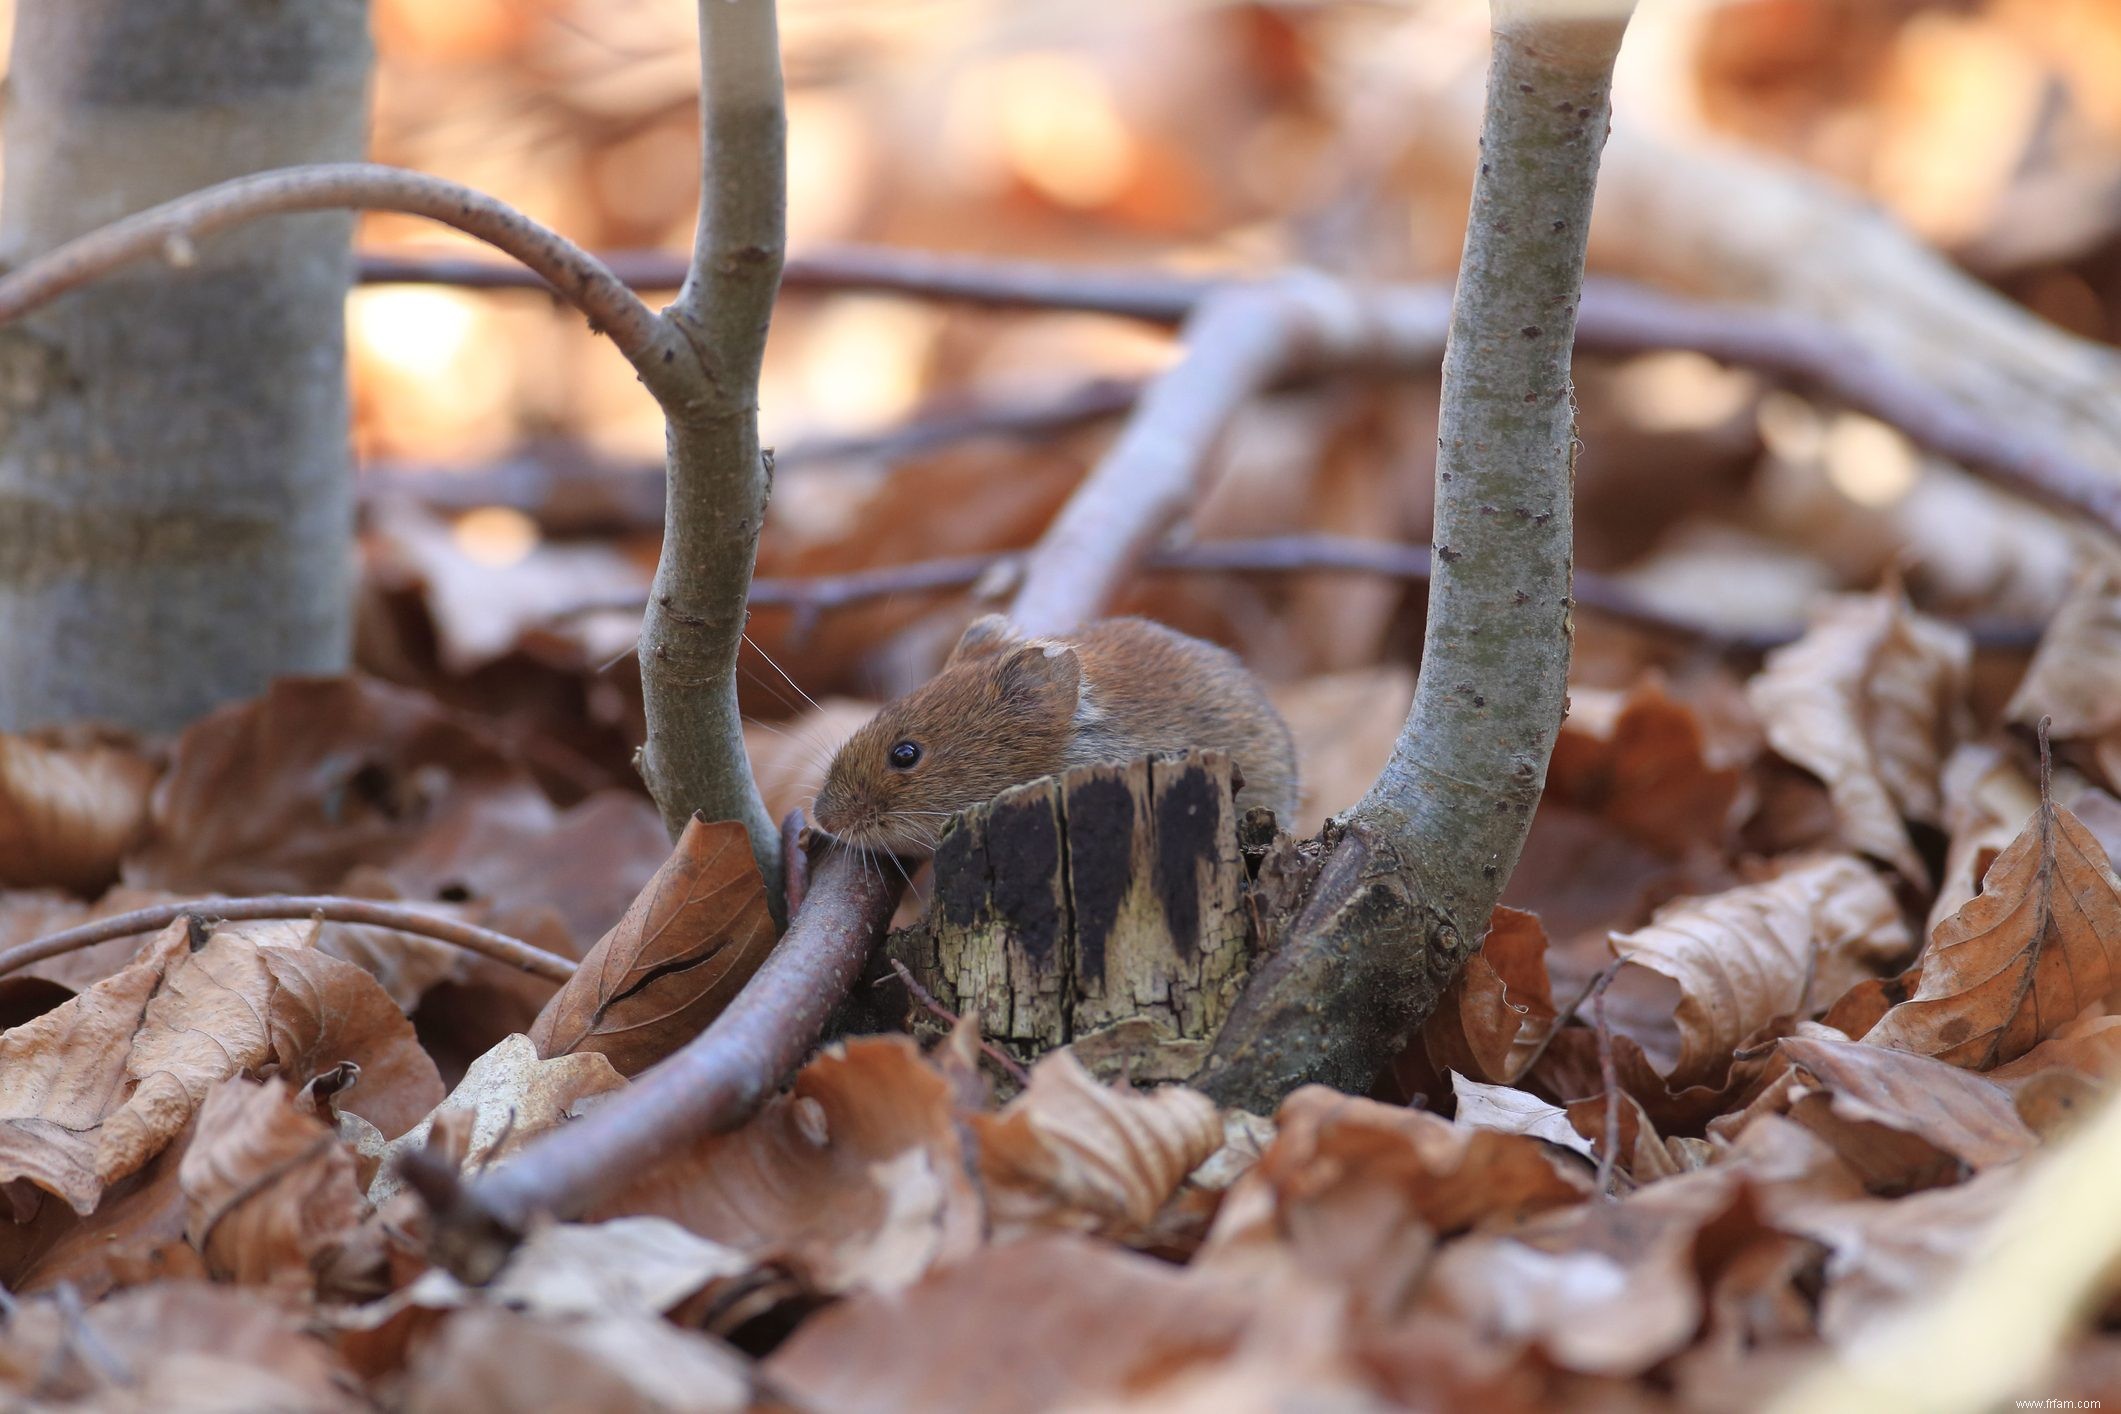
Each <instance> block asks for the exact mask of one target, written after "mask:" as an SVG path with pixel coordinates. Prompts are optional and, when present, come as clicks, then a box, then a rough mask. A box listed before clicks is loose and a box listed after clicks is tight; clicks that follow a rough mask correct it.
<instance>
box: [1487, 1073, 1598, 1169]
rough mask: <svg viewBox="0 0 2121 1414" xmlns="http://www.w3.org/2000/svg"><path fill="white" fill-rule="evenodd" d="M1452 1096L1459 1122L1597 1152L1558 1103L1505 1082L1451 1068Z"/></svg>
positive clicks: (1581, 1151) (1592, 1156) (1594, 1157)
mask: <svg viewBox="0 0 2121 1414" xmlns="http://www.w3.org/2000/svg"><path fill="white" fill-rule="evenodd" d="M1451 1096H1452V1098H1453V1099H1455V1100H1456V1101H1457V1102H1458V1108H1457V1110H1456V1111H1455V1112H1454V1115H1453V1117H1454V1118H1455V1119H1456V1120H1457V1121H1458V1122H1459V1123H1460V1124H1469V1125H1471V1126H1473V1127H1474V1128H1475V1129H1492V1130H1494V1131H1495V1132H1496V1133H1498V1134H1525V1135H1529V1136H1531V1137H1532V1138H1534V1139H1544V1140H1545V1141H1546V1142H1547V1143H1549V1144H1559V1145H1560V1146H1561V1147H1562V1148H1564V1149H1567V1150H1569V1151H1570V1152H1572V1153H1577V1154H1581V1155H1583V1156H1584V1157H1585V1158H1586V1159H1590V1160H1591V1161H1592V1162H1594V1163H1595V1162H1597V1158H1598V1156H1597V1153H1596V1152H1595V1151H1594V1150H1593V1148H1592V1146H1591V1141H1590V1140H1588V1139H1586V1138H1584V1136H1583V1135H1581V1134H1578V1133H1577V1132H1576V1128H1575V1126H1574V1125H1572V1124H1571V1123H1570V1122H1569V1112H1568V1111H1567V1110H1564V1109H1562V1108H1561V1107H1560V1106H1559V1105H1550V1104H1548V1103H1547V1102H1546V1101H1545V1100H1542V1099H1540V1098H1539V1097H1538V1096H1537V1095H1528V1094H1526V1093H1525V1092H1524V1091H1522V1090H1513V1089H1511V1088H1510V1087H1509V1086H1507V1085H1483V1084H1481V1083H1480V1082H1479V1081H1477V1080H1468V1079H1466V1078H1465V1077H1464V1076H1463V1075H1460V1074H1458V1073H1457V1072H1456V1071H1453V1072H1452V1074H1451Z"/></svg>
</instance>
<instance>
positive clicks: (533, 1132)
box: [339, 1035, 626, 1207]
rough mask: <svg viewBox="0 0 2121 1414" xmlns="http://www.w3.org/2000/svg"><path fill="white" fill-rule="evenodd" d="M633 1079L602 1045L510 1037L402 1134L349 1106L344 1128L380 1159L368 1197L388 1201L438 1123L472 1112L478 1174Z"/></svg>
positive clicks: (469, 1143)
mask: <svg viewBox="0 0 2121 1414" xmlns="http://www.w3.org/2000/svg"><path fill="white" fill-rule="evenodd" d="M625 1085H626V1077H624V1076H622V1075H620V1074H619V1073H618V1072H617V1071H615V1070H613V1069H612V1068H611V1062H610V1061H608V1060H606V1059H604V1057H603V1056H602V1055H599V1054H598V1053H596V1052H594V1051H591V1052H587V1053H585V1054H582V1055H578V1056H557V1057H555V1058H553V1059H552V1060H545V1059H543V1058H541V1057H540V1056H539V1055H538V1051H537V1047H535V1046H533V1045H531V1044H530V1038H529V1037H527V1036H521V1035H517V1036H510V1037H508V1038H507V1039H506V1040H504V1041H502V1042H501V1043H500V1044H499V1045H497V1046H495V1047H494V1048H493V1049H492V1050H490V1051H488V1052H487V1053H486V1054H485V1055H483V1056H481V1057H479V1058H478V1059H477V1060H475V1061H473V1062H472V1063H471V1067H470V1069H468V1070H466V1071H465V1072H464V1078H463V1079H462V1080H460V1081H458V1082H457V1085H456V1088H455V1089H453V1090H451V1091H450V1092H449V1097H448V1098H447V1099H445V1100H443V1101H441V1102H440V1103H439V1104H437V1105H436V1106H435V1107H434V1109H433V1111H432V1112H431V1113H429V1114H428V1115H427V1116H426V1117H425V1118H423V1119H421V1120H420V1122H419V1123H417V1124H415V1125H413V1126H412V1128H410V1129H408V1130H406V1131H405V1132H404V1133H403V1134H400V1135H399V1136H398V1137H397V1138H395V1139H390V1138H388V1136H386V1135H384V1134H383V1133H381V1132H380V1131H379V1130H378V1129H377V1128H376V1126H374V1125H372V1124H369V1123H368V1122H367V1121H366V1120H364V1119H362V1118H361V1117H360V1116H359V1115H350V1114H344V1113H342V1114H341V1115H340V1116H339V1133H340V1136H341V1137H342V1138H344V1139H345V1140H346V1141H347V1142H348V1143H349V1144H351V1145H353V1147H354V1149H355V1150H356V1152H358V1153H359V1154H360V1155H361V1156H362V1159H363V1162H364V1166H372V1169H371V1170H370V1171H372V1172H374V1174H375V1177H374V1178H373V1179H372V1180H371V1181H370V1183H369V1187H368V1200H369V1202H371V1203H373V1204H375V1205H376V1206H377V1207H381V1206H382V1205H383V1204H384V1203H385V1202H386V1201H388V1200H389V1199H390V1198H391V1197H392V1196H393V1195H395V1194H397V1193H398V1192H400V1191H401V1190H402V1189H403V1188H404V1186H405V1185H404V1180H403V1179H401V1178H400V1177H399V1176H398V1166H397V1159H398V1156H399V1155H401V1154H404V1153H406V1152H408V1151H411V1150H415V1149H424V1148H426V1147H427V1141H428V1137H429V1136H430V1135H431V1134H433V1133H434V1130H435V1126H436V1124H437V1123H438V1122H439V1123H441V1124H443V1125H444V1126H445V1127H447V1126H448V1125H450V1124H452V1123H457V1124H461V1123H463V1121H464V1119H465V1118H467V1117H468V1119H469V1125H468V1133H467V1134H466V1135H465V1150H464V1153H463V1156H462V1159H461V1162H462V1164H463V1166H464V1167H465V1168H466V1169H468V1170H469V1171H471V1172H474V1173H476V1172H477V1171H478V1170H479V1169H481V1168H484V1167H485V1166H486V1165H488V1164H491V1163H495V1162H497V1161H499V1160H500V1159H503V1158H506V1157H507V1156H508V1155H510V1154H512V1153H514V1152H515V1151H516V1150H517V1149H519V1148H521V1147H522V1146H523V1145H524V1144H526V1143H528V1142H529V1141H530V1140H531V1139H533V1138H535V1137H537V1136H538V1135H539V1134H542V1133H544V1132H545V1131H546V1130H548V1129H551V1128H552V1127H553V1126H554V1125H557V1124H559V1123H560V1122H561V1121H562V1120H564V1119H565V1118H566V1117H567V1114H568V1112H569V1111H571V1110H572V1109H573V1108H574V1107H575V1106H576V1105H579V1104H580V1103H582V1102H583V1101H584V1100H587V1099H589V1098H591V1097H592V1096H596V1095H603V1094H608V1093H610V1092H611V1091H613V1090H621V1089H624V1088H625Z"/></svg>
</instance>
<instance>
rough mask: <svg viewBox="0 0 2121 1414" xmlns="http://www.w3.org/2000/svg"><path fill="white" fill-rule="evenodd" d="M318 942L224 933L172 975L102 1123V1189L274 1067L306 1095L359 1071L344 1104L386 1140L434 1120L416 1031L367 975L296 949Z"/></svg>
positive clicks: (262, 930)
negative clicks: (225, 1090) (308, 1088)
mask: <svg viewBox="0 0 2121 1414" xmlns="http://www.w3.org/2000/svg"><path fill="white" fill-rule="evenodd" d="M183 926H184V924H183V922H182V920H180V921H179V923H177V924H175V925H172V927H173V928H179V929H181V928H182V927H183ZM315 936H316V931H315V926H314V925H313V924H306V923H305V924H300V925H270V924H268V925H258V924H241V923H237V924H222V925H221V926H220V927H218V928H216V929H215V930H214V932H213V934H212V936H210V937H209V938H208V939H207V940H206V943H205V945H204V946H203V947H200V948H197V949H196V950H192V951H189V952H187V953H186V954H185V955H183V956H181V957H179V958H177V959H175V960H174V961H173V962H172V963H171V965H170V966H169V967H168V968H167V969H166V971H165V973H164V975H163V977H162V978H161V984H160V988H159V990H158V991H157V993H156V995H155V996H154V997H153V998H152V999H151V1000H149V1001H148V1003H147V1005H146V1007H145V1008H144V1009H143V1011H142V1014H141V1022H140V1029H139V1031H138V1033H137V1034H136V1035H135V1036H134V1037H133V1039H132V1042H131V1045H130V1047H129V1048H128V1050H127V1052H126V1053H125V1054H124V1055H123V1056H122V1058H121V1060H122V1064H123V1065H124V1067H125V1073H126V1076H127V1078H128V1079H129V1080H131V1081H132V1082H133V1083H132V1088H131V1091H130V1093H129V1094H128V1096H127V1098H126V1101H125V1103H124V1104H123V1105H122V1106H120V1107H119V1108H118V1109H116V1110H114V1111H112V1112H111V1113H110V1114H109V1115H107V1116H106V1117H105V1118H104V1121H103V1125H102V1131H101V1135H100V1137H99V1139H98V1143H97V1152H96V1169H97V1176H98V1177H99V1178H100V1179H101V1180H102V1181H103V1182H105V1183H108V1182H109V1181H110V1180H112V1179H114V1178H122V1177H123V1176H124V1175H126V1174H128V1173H131V1172H132V1171H133V1170H134V1169H136V1168H138V1167H139V1166H140V1165H141V1164H142V1163H144V1162H146V1161H147V1159H148V1158H150V1157H152V1156H153V1155H154V1154H155V1153H156V1152H158V1151H159V1150H160V1149H161V1148H162V1146H163V1145H164V1144H167V1143H168V1142H169V1140H170V1139H171V1138H172V1137H174V1136H175V1134H176V1133H177V1131H178V1130H179V1129H181V1128H183V1126H184V1123H185V1121H186V1120H188V1119H189V1118H190V1117H191V1115H192V1113H193V1112H194V1111H195V1110H196V1109H197V1108H198V1106H199V1104H200V1103H201V1101H203V1100H204V1099H205V1097H206V1092H207V1091H208V1090H209V1089H211V1088H212V1087H213V1086H214V1085H215V1084H217V1083H218V1082H220V1081H222V1080H225V1079H227V1078H228V1077H229V1076H231V1075H235V1074H240V1073H251V1074H260V1073H264V1071H265V1068H266V1067H268V1066H270V1067H272V1068H273V1070H274V1071H275V1072H276V1073H278V1074H280V1075H282V1076H284V1077H286V1078H287V1079H289V1080H290V1081H294V1082H296V1083H306V1082H307V1081H308V1080H309V1079H310V1077H312V1076H314V1075H318V1074H321V1073H322V1072H324V1071H326V1070H329V1069H331V1068H332V1067H333V1066H335V1065H338V1064H339V1063H340V1062H342V1061H349V1060H350V1061H352V1062H354V1064H356V1065H357V1066H359V1067H360V1079H359V1080H358V1081H357V1082H356V1083H355V1085H354V1086H353V1088H352V1089H351V1090H349V1091H347V1092H346V1094H345V1096H344V1098H343V1099H342V1101H341V1104H342V1105H343V1106H344V1108H346V1109H348V1110H351V1111H352V1112H354V1113H356V1114H358V1115H360V1116H361V1117H362V1118H364V1119H366V1120H368V1121H369V1122H370V1123H372V1124H374V1125H376V1126H377V1127H378V1128H379V1129H381V1130H383V1131H384V1132H386V1133H388V1132H392V1131H395V1130H398V1129H400V1128H402V1127H404V1126H407V1125H410V1124H411V1123H412V1122H413V1120H414V1119H415V1118H417V1117H418V1116H419V1115H421V1114H423V1113H425V1112H426V1111H427V1110H428V1109H430V1108H432V1106H433V1105H434V1103H435V1101H436V1100H437V1099H438V1098H439V1097H440V1096H441V1093H442V1080H441V1077H440V1076H439V1075H438V1074H436V1072H435V1067H434V1062H433V1061H431V1060H429V1059H428V1057H427V1053H426V1052H425V1051H424V1050H422V1049H421V1048H420V1045H419V1042H418V1041H417V1040H416V1039H415V1037H414V1035H413V1030H412V1023H411V1022H409V1021H407V1020H406V1019H405V1016H404V1014H403V1013H401V1012H400V1011H399V1010H398V1008H397V1006H396V1004H395V1003H393V1002H392V1001H391V1000H390V997H389V995H388V994H387V993H385V992H384V991H383V989H382V988H381V987H380V986H379V985H377V983H376V980H375V979H374V978H372V977H370V976H369V975H368V974H367V973H365V972H363V971H361V969H360V968H358V967H355V966H353V965H352V964H351V963H347V962H341V961H340V960H339V959H338V958H335V957H328V956H326V955H325V954H323V953H320V952H317V951H316V950H315V949H314V948H313V947H309V946H301V945H289V943H290V940H298V943H299V942H313V941H314V939H315ZM254 938H255V939H258V940H260V941H253V939H254Z"/></svg>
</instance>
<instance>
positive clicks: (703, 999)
mask: <svg viewBox="0 0 2121 1414" xmlns="http://www.w3.org/2000/svg"><path fill="white" fill-rule="evenodd" d="M773 943H774V931H773V915H772V914H771V913H769V912H768V911H767V908H766V885H765V881H764V880H763V879H762V878H761V877H760V876H759V867H758V864H757V862H756V861H755V860H754V859H753V858H752V855H751V842H750V837H749V836H748V835H747V834H746V833H745V831H744V827H743V826H742V825H741V824H739V823H737V822H736V821H733V820H723V821H718V822H715V823H713V824H710V823H708V822H707V821H705V820H703V819H701V818H699V817H698V816H694V817H693V818H692V819H691V820H689V821H687V822H686V824H685V833H684V834H683V836H681V837H680V838H679V840H678V842H677V846H676V847H675V848H674V849H673V850H672V851H671V854H670V857H669V859H668V860H666V861H665V862H664V864H663V867H662V868H661V869H659V870H657V871H656V875H655V877H654V878H653V879H651V880H649V882H648V886H647V887H646V888H644V889H643V890H642V891H641V894H640V897H638V898H636V899H635V900H634V902H633V905H632V907H630V908H628V909H627V910H626V913H625V916H623V917H622V918H620V919H619V921H618V922H617V923H616V924H614V925H612V928H611V931H610V932H608V933H606V934H605V935H604V937H603V939H602V941H600V942H598V943H597V945H596V946H595V947H593V948H591V949H590V950H589V955H588V956H587V957H585V958H583V959H582V963H581V966H580V967H579V968H578V969H577V970H576V972H575V974H574V976H572V977H570V978H568V979H567V981H566V982H565V983H564V984H563V985H562V986H561V987H560V990H559V991H558V992H556V993H554V994H553V997H552V1000H550V1001H549V1002H547V1003H546V1004H545V1009H544V1010H543V1011H542V1012H540V1013H539V1014H538V1018H537V1020H536V1022H534V1023H533V1024H532V1026H531V1028H530V1039H531V1041H532V1043H533V1044H535V1045H536V1046H537V1048H538V1053H539V1054H540V1055H543V1056H547V1057H551V1056H559V1055H569V1054H573V1053H576V1052H580V1051H600V1052H602V1053H603V1054H604V1056H605V1057H607V1058H608V1059H609V1060H610V1061H611V1063H612V1065H613V1067H614V1068H615V1069H617V1070H618V1072H619V1073H620V1074H621V1075H635V1074H638V1073H639V1072H640V1071H642V1070H645V1069H647V1068H648V1067H649V1066H651V1065H653V1064H655V1063H656V1062H657V1061H659V1060H661V1059H662V1058H663V1057H664V1056H666V1055H668V1054H670V1053H671V1052H672V1051H674V1050H676V1049H677V1048H678V1047H680V1046H682V1045H684V1044H685V1043H686V1042H687V1041H689V1040H691V1039H692V1038H693V1037H694V1036H697V1035H698V1034H699V1033H700V1032H701V1031H703V1030H705V1029H706V1027H707V1023H708V1022H710V1021H712V1020H714V1018H715V1017H716V1016H718V1015H720V1014H721V1011H722V1008H723V1007H725V1006H727V1005H729V1002H730V1001H731V999H733V998H734V997H735V996H736V994H737V991H738V990H739V989H740V988H742V987H743V985H744V984H745V983H746V982H748V981H750V980H751V974H752V973H754V972H756V971H757V970H758V967H759V964H760V963H762V962H764V961H765V960H766V954H767V953H768V952H770V951H771V950H772V948H773Z"/></svg>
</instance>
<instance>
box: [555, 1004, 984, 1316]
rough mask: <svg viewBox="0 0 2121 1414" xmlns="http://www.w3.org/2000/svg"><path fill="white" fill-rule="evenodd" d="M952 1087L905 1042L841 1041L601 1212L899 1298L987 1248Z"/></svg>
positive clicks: (835, 1286)
mask: <svg viewBox="0 0 2121 1414" xmlns="http://www.w3.org/2000/svg"><path fill="white" fill-rule="evenodd" d="M952 1099H953V1097H952V1092H951V1089H950V1085H949V1082H948V1081H947V1080H946V1079H945V1078H944V1077H943V1076H942V1074H941V1073H939V1072H938V1071H937V1070H936V1069H935V1068H934V1067H933V1066H931V1065H930V1064H929V1063H928V1062H927V1060H926V1059H925V1058H923V1057H922V1055H921V1054H920V1049H919V1048H918V1047H917V1046H915V1045H914V1043H913V1042H912V1041H911V1040H910V1039H909V1038H907V1037H904V1036H874V1037H863V1038H860V1039H856V1040H850V1041H847V1042H845V1043H843V1044H841V1045H836V1046H833V1047H831V1048H829V1049H827V1050H826V1051H824V1052H823V1053H821V1054H820V1055H818V1056H817V1057H816V1058H815V1059H813V1060H812V1061H811V1062H810V1063H809V1064H808V1065H806V1066H804V1067H803V1069H802V1072H801V1073H800V1074H798V1075H797V1076H796V1079H795V1083H794V1085H793V1086H792V1087H790V1089H789V1091H788V1092H787V1093H786V1094H784V1095H781V1096H779V1097H778V1098H776V1099H774V1100H773V1101H772V1102H771V1103H769V1104H768V1105H767V1106H766V1107H765V1108H764V1109H763V1110H761V1111H760V1112H759V1113H758V1114H757V1115H756V1116H754V1117H753V1118H752V1120H751V1121H750V1122H749V1123H747V1124H746V1125H744V1127H743V1128H741V1129H738V1130H735V1131H733V1132H731V1133H728V1134H717V1135H711V1136H708V1137H706V1138H704V1139H701V1140H698V1141H696V1142H695V1143H693V1144H692V1145H691V1146H690V1147H688V1148H686V1149H684V1150H682V1151H680V1152H679V1153H678V1154H676V1155H675V1156H673V1157H672V1158H670V1159H667V1160H665V1161H664V1162H662V1163H660V1164H658V1165H656V1166H655V1167H654V1168H652V1169H649V1170H648V1171H647V1172H645V1173H642V1174H640V1175H639V1176H637V1177H636V1178H635V1179H634V1180H633V1181H632V1182H631V1183H630V1184H628V1185H627V1186H626V1187H625V1188H624V1189H623V1190H621V1191H620V1192H619V1193H618V1194H617V1195H616V1196H615V1197H613V1198H612V1199H610V1200H608V1201H607V1202H605V1203H603V1204H601V1205H600V1206H599V1208H598V1209H597V1210H596V1211H595V1212H594V1213H592V1214H591V1216H592V1217H596V1218H599V1219H601V1218H609V1217H618V1216H623V1215H627V1214H653V1215H657V1216H661V1217H667V1218H671V1219H674V1220H675V1221H677V1222H679V1223H682V1224H683V1225H684V1226H686V1227H687V1228H689V1229H691V1230H692V1231H693V1232H696V1233H698V1234H700V1235H701V1236H702V1237H705V1238H708V1239H710V1240H711V1241H714V1242H719V1243H723V1244H725V1245H727V1246H729V1247H733V1248H736V1249H738V1250H739V1251H742V1252H743V1253H745V1254H746V1255H747V1256H749V1257H751V1258H753V1259H755V1260H758V1261H768V1260H777V1261H781V1262H784V1263H785V1264H787V1265H788V1266H789V1267H790V1268H791V1269H792V1270H793V1271H795V1272H796V1273H797V1274H798V1275H799V1276H800V1277H801V1278H802V1279H803V1280H804V1281H805V1282H806V1283H808V1284H809V1285H810V1286H811V1287H812V1288H813V1289H814V1290H817V1291H820V1292H829V1293H839V1292H846V1291H853V1290H858V1289H865V1288H866V1289H873V1290H883V1291H889V1290H896V1289H898V1288H900V1287H903V1286H905V1285H906V1284H908V1283H909V1282H912V1281H914V1280H915V1279H917V1278H918V1277H919V1276H920V1275H921V1273H923V1272H925V1271H927V1270H928V1269H929V1268H930V1267H931V1266H933V1265H935V1264H936V1263H938V1262H944V1261H949V1260H952V1259H954V1258H957V1257H961V1256H963V1255H964V1254H965V1253H966V1252H968V1251H970V1250H971V1249H972V1248H973V1247H974V1246H976V1245H977V1244H978V1241H979V1236H980V1233H979V1229H980V1217H981V1214H980V1204H979V1198H978V1195H977V1193H976V1192H975V1191H974V1189H973V1186H972V1183H971V1181H970V1179H969V1177H968V1175H967V1173H966V1163H965V1153H964V1145H963V1141H962V1138H961V1136H960V1134H959V1131H958V1126H957V1117H956V1113H955V1107H954V1105H953V1103H952Z"/></svg>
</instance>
